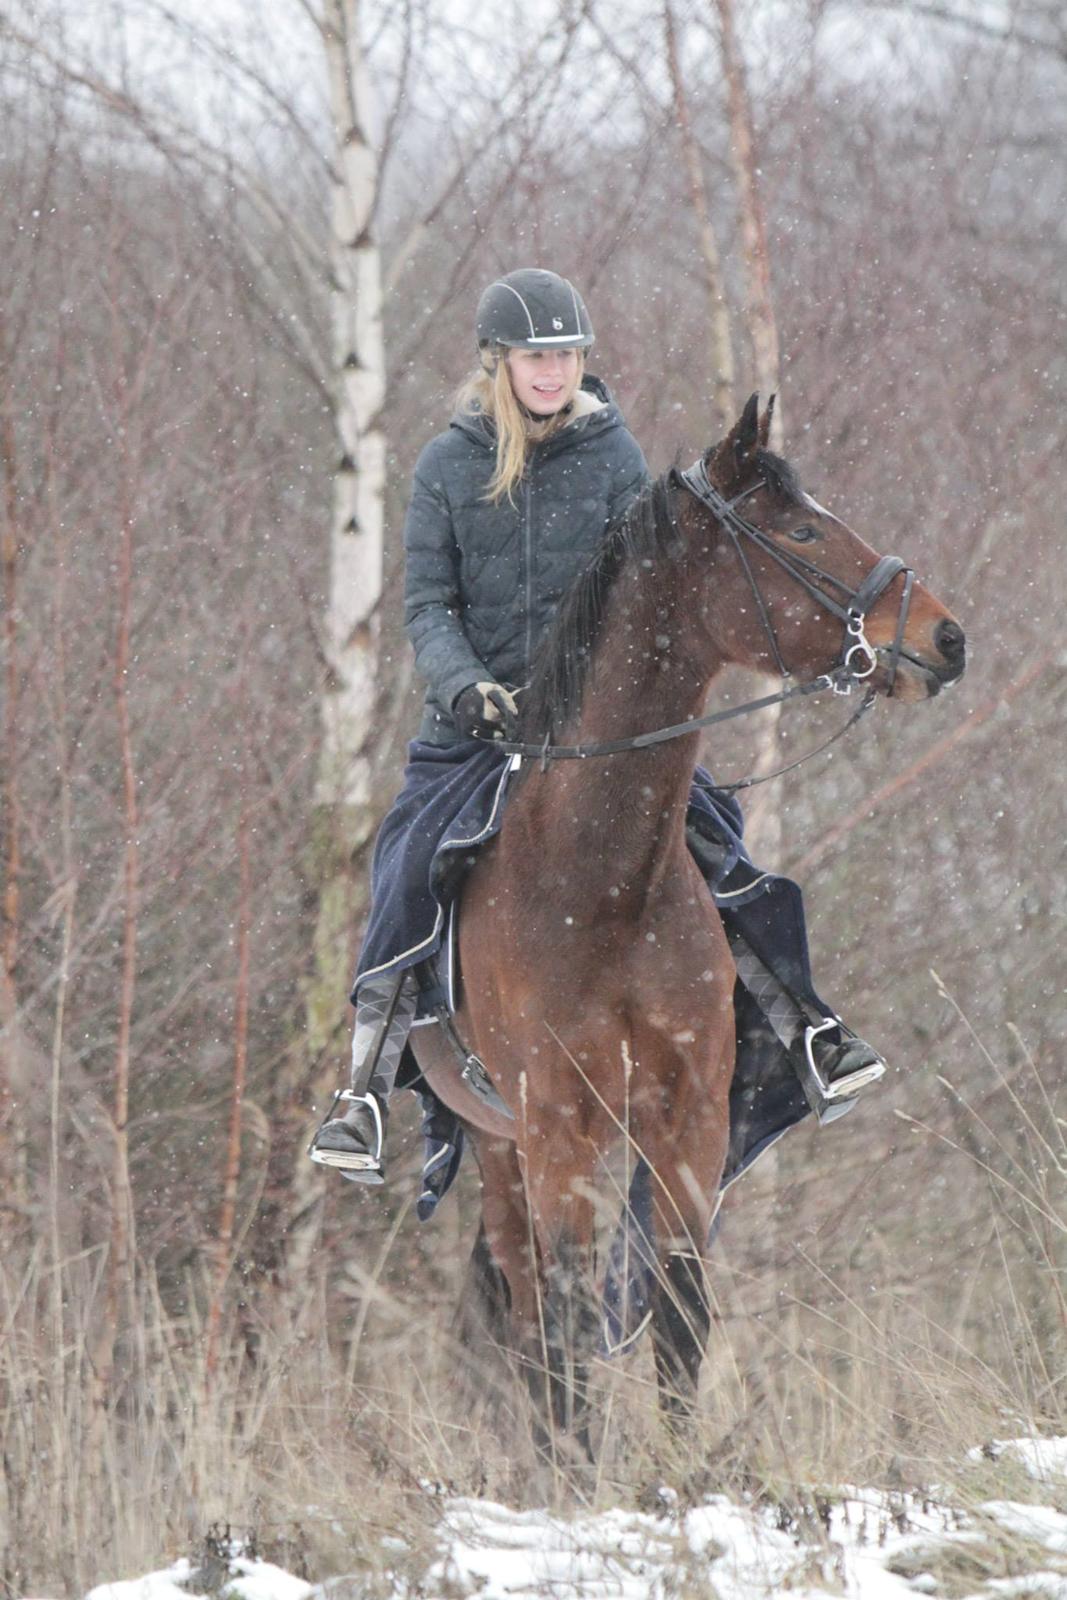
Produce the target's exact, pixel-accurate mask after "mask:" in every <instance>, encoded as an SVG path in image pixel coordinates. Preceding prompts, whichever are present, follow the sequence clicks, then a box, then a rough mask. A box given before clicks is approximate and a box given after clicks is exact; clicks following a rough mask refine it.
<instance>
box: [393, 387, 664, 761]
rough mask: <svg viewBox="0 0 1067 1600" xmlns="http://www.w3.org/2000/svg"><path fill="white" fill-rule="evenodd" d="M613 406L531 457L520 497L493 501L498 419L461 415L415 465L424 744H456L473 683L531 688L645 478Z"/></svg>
mask: <svg viewBox="0 0 1067 1600" xmlns="http://www.w3.org/2000/svg"><path fill="white" fill-rule="evenodd" d="M582 387H583V388H584V389H586V390H587V391H588V392H589V393H591V394H593V395H595V396H596V398H597V399H598V400H601V401H603V402H604V405H603V407H602V409H601V410H599V411H595V412H592V413H591V414H589V415H587V416H580V417H578V418H576V420H575V421H574V422H572V423H571V424H570V425H569V426H568V427H566V428H564V429H563V430H562V432H560V433H558V434H556V435H555V436H554V437H553V438H551V439H548V440H546V441H545V442H544V443H543V444H539V445H536V446H534V448H533V450H532V451H531V453H530V459H529V462H528V465H527V470H526V475H525V477H524V479H523V481H522V484H521V485H520V487H519V489H518V490H517V491H516V493H515V500H514V504H512V503H510V502H509V501H508V500H507V499H506V498H505V499H504V500H502V501H500V502H498V503H497V504H495V505H494V504H493V503H492V502H490V501H487V500H486V499H485V498H484V496H485V492H486V487H487V485H488V483H489V479H490V478H491V477H492V474H493V469H494V467H495V465H496V453H495V434H494V429H493V424H492V422H491V421H490V420H489V419H486V418H482V417H480V416H478V415H477V414H475V415H473V416H472V415H460V416H456V417H454V418H453V420H452V424H451V426H450V428H449V429H448V432H447V433H441V434H438V436H437V438H435V439H431V440H430V442H429V444H428V445H427V446H426V448H425V449H424V450H423V452H422V454H421V455H420V456H419V459H418V461H417V462H416V464H415V481H414V486H413V489H412V494H411V503H410V505H409V507H408V514H407V521H406V522H405V525H404V550H405V557H406V568H405V586H404V622H405V626H406V628H407V633H408V637H409V639H410V640H411V642H412V644H413V645H414V647H415V661H416V664H417V666H418V669H419V671H420V673H421V674H422V676H423V677H424V678H425V680H426V682H427V684H428V685H429V689H428V692H427V696H426V706H425V710H424V714H423V719H422V726H421V727H420V729H419V738H420V739H426V740H428V741H429V742H430V743H431V744H436V745H448V744H452V743H453V742H454V741H455V739H456V733H455V729H454V727H453V724H452V716H451V708H452V706H453V704H454V703H455V700H456V697H457V696H458V695H460V694H461V693H462V692H463V690H464V689H466V688H468V687H469V686H470V685H471V684H472V683H478V682H481V681H483V680H485V679H490V678H491V679H494V680H495V681H496V682H498V683H503V684H506V685H508V686H509V687H511V688H515V687H517V686H519V685H521V684H524V683H526V682H527V681H528V680H529V676H530V662H531V659H532V657H533V655H534V652H535V650H536V648H537V645H538V643H539V641H540V639H541V638H542V636H543V634H544V632H545V630H546V628H547V627H548V624H549V622H550V621H551V618H552V614H553V612H554V611H555V609H556V606H557V604H558V603H559V600H560V597H561V596H562V594H563V593H564V591H565V590H566V589H567V587H568V586H569V585H570V583H571V582H572V581H573V580H574V578H575V577H576V576H577V575H578V573H579V572H580V571H581V570H582V568H583V567H584V566H585V565H586V563H587V562H588V561H589V558H590V556H591V555H592V552H593V551H594V549H595V548H596V546H597V544H598V543H599V541H600V539H601V537H602V536H603V533H604V530H605V529H606V527H607V526H608V524H609V522H611V521H612V520H613V519H614V518H615V517H617V516H619V515H621V513H622V512H623V511H625V509H626V507H627V506H628V505H629V503H630V501H631V500H632V499H633V498H634V497H635V496H636V495H637V494H638V492H639V491H640V489H641V488H642V487H643V486H644V484H645V483H646V482H647V481H648V476H649V473H648V467H647V466H646V464H645V458H644V456H643V455H642V453H641V447H640V446H639V445H638V443H637V440H636V439H635V438H634V437H633V435H632V434H631V433H630V432H629V431H628V429H627V428H626V425H625V423H624V422H623V419H622V415H621V413H620V411H619V409H618V407H617V406H616V405H615V404H614V403H613V402H612V400H611V396H610V394H609V393H608V390H607V388H606V387H605V386H604V384H603V383H601V381H600V379H599V378H594V377H591V376H588V375H587V376H586V377H585V378H584V379H583V383H582Z"/></svg>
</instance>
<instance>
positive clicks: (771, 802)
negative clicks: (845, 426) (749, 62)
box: [714, 0, 783, 869]
mask: <svg viewBox="0 0 1067 1600" xmlns="http://www.w3.org/2000/svg"><path fill="white" fill-rule="evenodd" d="M714 4H715V9H716V11H717V13H718V18H719V38H720V44H721V48H722V63H723V72H724V74H725V77H726V95H727V106H728V112H729V121H730V160H731V164H732V166H733V169H734V177H735V181H736V184H737V198H738V207H739V209H740V215H741V241H742V247H743V250H744V257H745V322H746V326H747V329H748V336H749V339H750V341H751V345H752V354H753V358H754V365H755V377H756V387H757V388H758V389H759V391H760V394H761V396H762V397H763V400H764V403H766V400H767V397H768V396H769V395H771V394H776V393H777V392H778V385H779V377H780V372H779V356H778V323H777V321H776V319H775V315H774V302H773V299H772V296H771V266H770V255H769V252H768V250H767V228H766V222H765V219H764V211H763V197H762V195H761V193H760V182H759V160H758V157H757V153H756V133H755V124H754V122H753V117H752V102H751V99H750V96H749V92H748V84H747V82H746V79H745V67H744V62H743V60H742V59H741V52H740V50H739V48H738V44H737V34H736V29H735V27H734V0H714ZM782 427H783V422H782V407H781V404H780V403H778V404H776V406H775V412H774V421H773V424H772V429H771V440H770V442H771V447H772V449H776V450H780V449H781V441H782V437H783V434H782ZM780 716H781V708H780V707H779V706H771V707H769V708H768V710H766V711H763V712H760V713H759V718H760V727H759V735H758V738H759V747H758V752H757V756H756V761H755V767H754V770H755V772H756V774H757V775H758V774H761V773H766V772H772V771H773V770H774V768H775V767H776V766H777V765H779V764H780V763H779V751H778V726H779V720H780ZM745 819H746V820H745V833H746V837H747V840H748V847H749V850H750V851H751V852H752V855H753V856H754V857H755V858H756V859H757V860H758V861H759V862H760V864H761V865H762V866H765V867H769V868H771V869H774V868H776V867H777V866H779V865H780V863H781V857H782V819H781V812H780V809H779V801H778V795H777V792H776V791H775V790H773V789H772V788H771V787H770V786H764V787H763V788H758V789H754V790H752V791H751V793H750V795H749V798H748V799H747V801H746V804H745Z"/></svg>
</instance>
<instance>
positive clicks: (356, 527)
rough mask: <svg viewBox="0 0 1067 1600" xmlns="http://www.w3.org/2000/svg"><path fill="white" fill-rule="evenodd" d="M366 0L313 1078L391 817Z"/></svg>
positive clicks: (349, 185)
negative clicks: (371, 857)
mask: <svg viewBox="0 0 1067 1600" xmlns="http://www.w3.org/2000/svg"><path fill="white" fill-rule="evenodd" d="M360 20H361V19H360V0H325V3H324V10H323V13H322V17H321V21H320V29H321V34H322V40H323V46H324V49H325V55H326V69H327V76H328V84H329V95H330V113H331V118H332V122H333V129H334V161H333V206H332V219H331V239H330V265H331V299H332V325H333V377H334V417H335V424H336V430H337V465H336V469H335V475H334V490H333V507H332V514H331V528H330V580H329V598H328V604H327V612H326V617H325V626H324V645H325V651H326V656H327V669H328V670H327V677H326V682H325V685H324V688H323V693H322V701H321V714H322V755H321V761H320V767H319V773H318V781H317V785H316V794H315V816H314V823H313V872H314V876H315V888H316V893H317V897H318V907H317V920H316V928H315V941H314V966H313V971H312V974H311V977H310V979H309V981H308V983H307V986H306V991H305V1014H306V1036H305V1039H304V1041H303V1045H302V1054H303V1060H304V1063H305V1071H304V1073H303V1074H302V1076H303V1079H304V1082H305V1083H306V1082H307V1078H308V1072H307V1065H308V1064H309V1063H310V1066H311V1076H312V1077H313V1078H314V1079H317V1080H321V1081H320V1082H318V1083H317V1084H316V1087H317V1088H321V1089H325V1088H326V1086H327V1081H326V1080H327V1079H328V1081H329V1083H331V1084H332V1081H333V1078H334V1076H335V1075H336V1073H337V1070H338V1065H337V1063H338V1060H339V1059H344V1058H345V1057H346V1055H347V1052H346V1051H345V1050H344V1049H340V1050H339V1049H338V1039H339V1034H340V1033H341V1032H342V1031H343V1030H345V1029H346V1027H347V1010H346V996H347V992H348V987H349V983H350V980H351V968H352V957H353V950H352V932H353V929H354V927H355V926H356V923H357V920H358V917H359V915H360V912H361V910H362V905H361V903H360V899H359V896H360V884H361V882H362V881H363V878H364V875H363V874H362V873H360V872H359V871H357V870H356V861H357V857H358V855H359V853H360V852H361V851H362V849H363V847H364V846H366V844H367V843H368V841H369V840H370V838H371V836H372V834H373V832H374V828H375V824H376V822H377V817H376V814H375V809H374V805H373V799H372V784H371V779H372V773H373V758H374V748H375V742H376V740H375V707H376V705H377V703H378V694H377V678H378V657H379V638H380V615H379V607H380V601H381V594H382V582H383V568H384V533H385V518H384V490H385V449H386V445H385V432H384V427H383V407H384V402H385V340H384V336H383V331H382V285H381V260H380V255H379V250H378V246H377V243H376V241H375V238H374V232H373V215H374V208H375V203H376V200H377V194H378V153H377V150H376V148H375V145H374V143H373V140H372V137H371V129H370V117H371V96H370V83H369V77H368V72H367V66H366V61H365V58H364V54H363V47H362V39H361V32H360ZM293 1186H294V1193H293V1196H292V1200H293V1208H294V1212H295V1214H296V1215H297V1216H300V1217H304V1218H307V1219H308V1220H306V1221H305V1222H303V1223H301V1224H300V1225H298V1226H297V1227H295V1228H293V1229H291V1230H290V1233H289V1246H288V1260H289V1265H290V1269H291V1271H293V1272H294V1273H299V1272H300V1271H301V1270H302V1269H304V1268H305V1267H306V1265H307V1262H308V1259H309V1256H310V1252H311V1251H312V1249H313V1248H314V1243H315V1238H316V1236H317V1232H318V1220H317V1219H318V1211H319V1208H318V1207H317V1206H316V1205H315V1200H316V1198H317V1197H318V1196H319V1195H320V1194H321V1192H322V1175H321V1173H320V1172H319V1170H318V1169H317V1168H315V1167H313V1166H312V1165H311V1163H309V1162H306V1161H303V1160H298V1161H297V1164H296V1168H295V1172H294V1178H293Z"/></svg>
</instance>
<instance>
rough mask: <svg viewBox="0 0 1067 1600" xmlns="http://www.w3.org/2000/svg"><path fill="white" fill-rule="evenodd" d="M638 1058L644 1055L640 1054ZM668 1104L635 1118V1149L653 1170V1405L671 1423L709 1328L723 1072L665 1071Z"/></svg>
mask: <svg viewBox="0 0 1067 1600" xmlns="http://www.w3.org/2000/svg"><path fill="white" fill-rule="evenodd" d="M638 1059H639V1060H642V1059H643V1060H651V1059H653V1057H652V1056H651V1055H650V1054H649V1051H648V1047H647V1046H646V1053H645V1055H644V1056H643V1057H639V1058H638ZM659 1081H661V1082H670V1083H671V1084H672V1088H671V1094H670V1104H669V1105H667V1104H664V1105H662V1106H661V1108H660V1114H659V1116H658V1117H657V1116H655V1115H654V1114H653V1115H652V1116H651V1117H650V1116H648V1115H647V1114H646V1116H645V1117H644V1118H643V1119H642V1122H643V1126H642V1127H641V1130H640V1135H641V1138H640V1142H641V1147H642V1153H643V1154H644V1155H645V1156H646V1159H648V1160H649V1162H650V1164H651V1166H652V1168H653V1172H652V1177H651V1184H652V1210H653V1223H654V1230H655V1241H654V1242H655V1250H656V1258H657V1262H658V1271H657V1277H656V1284H655V1288H654V1291H653V1295H652V1338H653V1343H654V1345H655V1353H656V1370H657V1376H658V1379H659V1391H660V1403H661V1405H662V1407H663V1409H664V1411H665V1412H666V1413H667V1415H668V1417H670V1418H671V1419H672V1420H674V1421H675V1422H679V1421H681V1420H682V1419H684V1418H686V1417H688V1416H690V1415H691V1414H692V1412H693V1410H694V1408H695V1405H696V1396H697V1387H698V1384H699V1381H700V1365H701V1362H702V1361H703V1359H704V1350H705V1347H706V1345H707V1340H708V1333H709V1330H710V1327H711V1302H710V1295H709V1291H708V1282H707V1271H706V1264H705V1251H706V1248H707V1241H708V1234H709V1231H710V1228H711V1223H712V1220H713V1218H714V1215H715V1207H716V1200H717V1196H718V1187H719V1180H720V1177H721V1175H722V1167H723V1162H724V1160H725V1156H726V1142H727V1137H728V1128H729V1109H728V1103H727V1086H728V1083H729V1079H728V1077H727V1076H726V1073H725V1072H723V1073H721V1074H720V1075H719V1077H718V1079H717V1080H715V1079H713V1080H711V1081H710V1082H709V1078H708V1076H707V1075H704V1074H700V1073H699V1072H698V1071H697V1070H695V1069H694V1068H689V1067H685V1066H683V1067H682V1069H681V1070H677V1069H676V1070H673V1071H664V1072H663V1074H662V1076H661V1077H660V1079H659Z"/></svg>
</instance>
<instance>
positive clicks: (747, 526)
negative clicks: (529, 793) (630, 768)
mask: <svg viewBox="0 0 1067 1600" xmlns="http://www.w3.org/2000/svg"><path fill="white" fill-rule="evenodd" d="M678 476H679V479H680V480H681V482H682V483H683V484H684V485H685V487H686V488H687V489H688V490H689V492H690V494H691V495H693V496H694V498H695V499H697V500H699V501H700V503H701V504H702V505H704V506H706V507H707V508H708V510H709V511H710V512H711V513H712V515H713V516H714V518H715V520H716V522H717V523H718V524H719V526H720V527H721V528H722V530H723V532H724V533H725V534H726V535H727V537H728V538H729V540H730V542H731V544H732V545H733V548H734V551H735V553H736V555H737V559H738V561H739V562H740V563H741V567H742V570H743V572H744V574H745V577H746V578H747V579H748V583H749V587H750V588H751V590H752V594H753V598H754V599H755V602H756V609H757V611H758V613H759V617H760V620H761V622H762V624H763V627H764V631H765V632H766V634H767V638H768V640H769V641H770V646H771V653H772V655H773V657H774V663H775V666H776V667H777V669H778V672H779V674H780V676H781V677H783V678H789V677H791V676H792V674H791V672H790V670H789V668H788V667H787V666H786V664H785V661H784V659H783V657H782V651H781V647H780V646H779V643H778V636H777V634H776V633H775V631H774V624H773V623H772V621H771V617H770V613H769V611H768V609H767V603H766V601H765V600H764V598H763V593H762V591H761V589H760V586H759V584H758V583H757V581H756V575H755V573H754V572H753V571H752V567H751V565H750V564H749V560H748V556H747V554H746V553H745V546H744V543H743V541H744V540H749V541H751V543H752V544H754V545H756V547H757V548H758V549H760V550H762V551H763V552H764V554H765V555H768V556H770V558H771V559H772V560H773V561H776V562H777V563H778V565H779V566H780V567H781V568H782V570H783V571H784V572H786V573H788V575H789V576H790V577H791V578H792V579H793V581H794V582H795V583H798V584H799V585H800V587H801V588H802V589H803V590H804V591H805V592H806V593H807V594H809V595H810V596H811V598H812V599H813V600H814V601H815V602H816V603H817V604H818V605H820V606H822V608H823V609H824V610H825V611H829V612H830V613H831V615H832V616H835V617H838V618H839V619H840V620H841V621H842V622H843V623H844V625H845V633H844V638H843V639H842V643H841V651H840V657H839V659H838V661H837V662H836V663H835V665H834V666H833V667H832V668H831V670H830V671H829V672H824V673H821V674H820V676H819V677H817V678H812V679H810V680H808V681H807V682H805V683H798V684H794V685H793V687H792V688H790V689H782V690H780V691H779V693H778V694H770V695H764V696H763V697H762V698H761V699H759V700H748V701H746V702H745V704H744V705H740V706H731V707H729V708H728V709H726V710H724V711H712V712H709V713H707V714H706V715H705V716H702V717H691V718H690V719H689V720H688V721H686V722H677V723H674V724H673V725H672V726H671V727H669V728H657V729H655V730H654V731H653V732H651V733H638V734H634V735H632V736H631V737H629V738H625V739H604V740H600V741H598V742H596V743H594V744H584V745H583V744H575V745H561V744H551V743H550V742H549V740H550V737H551V734H550V733H546V734H545V737H544V741H543V743H541V744H532V743H520V742H519V741H517V740H501V739H494V740H491V741H490V740H487V741H486V742H487V743H492V744H493V745H494V746H495V747H496V748H497V749H499V750H501V751H503V752H504V753H506V754H508V755H521V756H536V757H538V759H539V760H540V763H541V770H542V771H545V770H546V768H547V766H548V763H549V762H550V761H581V760H585V759H587V758H588V757H590V756H614V755H621V754H623V753H624V752H625V751H627V750H647V749H648V748H649V747H650V746H652V745H657V744H664V743H666V742H667V741H668V740H670V739H680V738H682V736H683V735H685V734H690V733H695V732H697V730H698V729H700V728H708V727H711V726H712V725H713V724H715V723H718V722H728V721H730V720H731V719H732V718H734V717H742V716H745V715H747V714H748V713H749V712H752V711H761V710H763V709H764V708H765V707H768V706H774V705H782V704H783V703H784V702H785V701H787V700H795V699H798V698H801V697H805V696H808V695H814V694H825V693H826V691H827V690H830V691H832V692H833V693H834V694H837V695H850V694H851V693H852V691H853V689H854V688H855V687H856V686H857V685H858V684H860V683H862V682H863V681H864V679H866V678H869V677H870V676H871V674H872V673H873V672H874V670H875V668H876V666H877V665H878V658H877V654H876V652H875V650H874V648H873V647H872V645H871V644H870V642H869V641H868V639H867V635H866V633H865V631H864V622H865V620H866V617H867V615H868V613H869V612H870V611H871V610H872V608H873V607H874V605H875V603H876V602H877V601H878V599H879V598H880V597H881V596H882V595H883V594H884V593H885V591H886V589H888V587H889V585H890V584H891V583H892V582H893V580H894V578H896V577H897V576H898V575H899V574H900V573H902V572H903V573H904V588H903V592H902V594H901V599H900V610H899V613H898V615H897V627H896V633H895V635H894V638H893V644H892V648H891V649H890V652H889V662H888V673H889V681H888V685H887V689H886V693H887V694H889V695H891V694H892V693H893V686H894V684H895V683H896V676H897V667H898V665H899V663H900V658H901V655H902V654H906V652H905V651H904V648H903V646H904V632H905V629H906V628H907V624H908V613H909V611H910V609H911V593H912V588H913V585H914V583H915V574H914V572H913V571H912V570H911V568H910V567H907V566H905V564H904V562H903V561H901V559H900V557H899V556H882V557H880V558H879V560H878V561H876V562H875V564H874V566H873V567H872V568H871V570H870V572H869V573H868V574H867V576H866V577H865V578H864V580H863V582H862V583H861V584H860V586H859V588H858V589H851V588H850V587H849V586H848V584H847V583H843V582H842V581H841V579H840V578H835V577H834V575H833V573H830V572H825V571H824V570H823V569H822V567H820V566H818V565H816V563H815V562H814V561H808V560H806V559H805V558H804V557H803V556H799V555H796V554H795V553H794V552H786V551H784V550H781V549H779V547H778V545H776V544H775V542H774V540H773V539H771V537H770V536H769V535H768V534H766V533H764V531H763V529H762V528H757V527H756V525H755V523H752V522H749V521H748V520H747V519H746V518H745V517H743V516H741V515H740V513H739V512H738V511H737V507H738V506H739V505H742V504H743V503H744V501H746V500H748V499H750V498H751V496H752V495H754V494H756V493H757V492H758V491H759V490H760V489H762V488H764V487H765V484H764V480H763V479H762V478H761V479H759V480H758V481H757V482H756V483H754V484H752V485H751V486H750V487H749V488H748V489H744V490H742V492H741V493H740V494H739V495H735V496H734V498H733V499H732V500H727V499H726V497H725V496H724V495H721V494H720V493H719V491H718V489H716V488H715V486H714V484H713V483H712V482H711V480H710V478H709V477H708V474H707V469H706V467H705V465H704V458H703V457H701V458H700V459H699V460H698V461H697V462H696V463H695V464H694V465H693V466H692V467H690V468H689V469H688V470H687V471H685V472H681V473H679V474H678ZM831 591H833V592H831ZM857 663H858V664H857ZM873 703H874V691H873V689H868V690H867V693H866V694H865V696H864V698H863V700H862V702H861V703H860V705H859V706H858V707H857V708H856V710H855V711H854V712H853V713H852V715H851V716H850V717H849V718H848V720H847V722H845V723H844V725H843V726H842V727H840V728H839V729H838V730H837V732H836V733H834V734H833V735H832V736H831V737H830V738H829V739H827V740H826V741H825V742H824V743H823V744H821V745H819V746H818V747H817V748H816V749H815V750H811V751H809V752H808V754H807V755H806V756H801V757H800V758H799V760H797V761H791V762H790V763H789V764H788V766H785V767H779V768H778V769H777V771H775V772H768V773H766V774H764V775H763V776H762V777H758V778H755V777H753V778H743V779H741V780H740V781H739V782H737V783H730V784H722V785H720V786H719V787H721V788H723V789H731V790H732V789H747V788H750V787H751V786H752V785H753V784H757V783H765V782H767V780H768V779H770V778H778V777H781V775H782V773H784V772H791V771H792V770H793V768H794V767H799V766H801V765H802V764H803V762H805V761H809V760H810V759H811V757H812V756H816V755H818V754H820V752H821V751H823V750H825V749H827V748H828V747H829V746H830V745H831V744H833V743H834V742H835V740H837V739H839V738H840V737H841V736H842V734H844V733H847V732H848V730H849V729H850V728H852V727H854V726H855V724H856V723H857V722H858V721H859V719H860V717H862V716H863V715H864V713H865V712H866V711H868V710H869V709H870V707H871V706H872V705H873Z"/></svg>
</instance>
